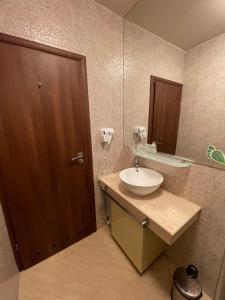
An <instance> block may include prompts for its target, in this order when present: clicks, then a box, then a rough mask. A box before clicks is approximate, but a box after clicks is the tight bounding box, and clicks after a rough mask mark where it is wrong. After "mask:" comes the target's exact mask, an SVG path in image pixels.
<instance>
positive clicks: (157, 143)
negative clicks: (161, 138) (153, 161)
mask: <svg viewBox="0 0 225 300" xmlns="http://www.w3.org/2000/svg"><path fill="white" fill-rule="evenodd" d="M153 143H156V145H162V144H163V143H160V142H157V141H154V142H153Z"/></svg>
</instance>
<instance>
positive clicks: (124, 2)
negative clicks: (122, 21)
mask: <svg viewBox="0 0 225 300" xmlns="http://www.w3.org/2000/svg"><path fill="white" fill-rule="evenodd" d="M96 1H97V2H99V3H100V4H102V5H104V6H106V7H108V8H109V9H111V10H113V11H114V12H116V13H117V14H118V15H120V16H122V17H124V16H125V15H126V14H127V13H128V12H129V11H130V10H131V9H132V8H133V7H134V5H135V4H136V3H137V2H138V1H139V0H96Z"/></svg>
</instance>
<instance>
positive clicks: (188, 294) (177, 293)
mask: <svg viewBox="0 0 225 300" xmlns="http://www.w3.org/2000/svg"><path fill="white" fill-rule="evenodd" d="M197 278H198V269H197V268H196V267H195V266H194V265H190V266H188V267H187V268H177V269H176V270H175V272H174V275H173V287H172V290H171V299H172V300H186V299H191V300H197V299H200V298H201V297H202V288H201V287H200V285H199V283H198V280H197Z"/></svg>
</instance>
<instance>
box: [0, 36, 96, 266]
mask: <svg viewBox="0 0 225 300" xmlns="http://www.w3.org/2000/svg"><path fill="white" fill-rule="evenodd" d="M0 42H4V43H8V44H12V45H17V46H21V47H25V48H30V49H33V50H39V51H42V52H46V53H50V54H54V55H57V56H62V57H65V58H69V59H72V60H76V61H80V62H81V66H82V84H83V87H82V91H83V104H84V111H85V122H86V124H85V127H86V128H87V129H89V130H87V132H86V139H85V143H86V149H87V156H86V159H87V166H88V170H87V172H88V190H89V193H90V196H91V199H90V200H91V217H92V220H91V224H92V228H91V229H92V232H95V231H96V212H95V194H94V178H93V162H92V147H91V124H90V115H89V98H88V83H87V65H86V57H85V56H83V55H80V54H76V53H72V52H69V51H65V50H62V49H58V48H54V47H51V46H47V45H44V44H40V43H37V42H33V41H30V40H26V39H22V38H18V37H15V36H11V35H8V34H5V33H0ZM0 101H1V100H0ZM1 181H2V180H1V178H0V201H1V204H2V210H3V213H4V217H5V222H6V227H7V230H8V234H9V238H10V241H11V245H12V249H13V253H14V257H15V260H16V263H17V266H18V268H19V270H22V266H21V261H20V255H19V252H18V246H17V244H16V239H15V232H14V229H13V225H12V221H11V216H10V213H9V209H8V205H7V202H6V201H5V199H4V194H3V191H2V184H1Z"/></svg>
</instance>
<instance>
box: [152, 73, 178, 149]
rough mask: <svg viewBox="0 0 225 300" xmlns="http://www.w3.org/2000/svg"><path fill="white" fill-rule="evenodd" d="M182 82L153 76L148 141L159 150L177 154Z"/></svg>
mask: <svg viewBox="0 0 225 300" xmlns="http://www.w3.org/2000/svg"><path fill="white" fill-rule="evenodd" d="M181 96H182V84H180V83H177V82H173V81H169V80H166V79H162V78H159V77H155V76H151V87H150V106H149V107H150V110H149V130H148V142H149V143H152V142H156V144H157V149H158V151H159V152H164V153H169V154H175V152H176V144H177V133H178V125H179V116H180V103H181Z"/></svg>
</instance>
